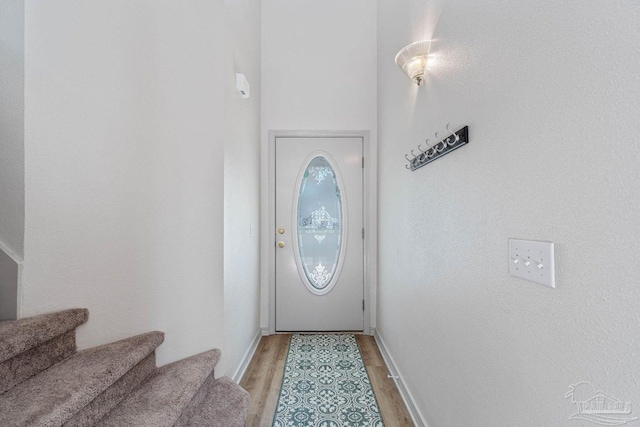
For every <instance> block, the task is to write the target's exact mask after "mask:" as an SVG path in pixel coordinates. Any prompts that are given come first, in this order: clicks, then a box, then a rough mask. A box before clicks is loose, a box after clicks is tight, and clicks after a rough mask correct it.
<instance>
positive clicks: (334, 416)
mask: <svg viewBox="0 0 640 427" xmlns="http://www.w3.org/2000/svg"><path fill="white" fill-rule="evenodd" d="M273 427H384V424H383V423H382V417H381V416H380V408H379V407H378V402H377V401H376V397H375V395H374V394H373V390H372V389H371V382H370V380H369V375H368V374H367V370H366V369H365V367H364V362H363V361H362V356H361V354H360V349H359V348H358V344H357V342H356V338H355V336H353V335H344V334H322V335H301V334H294V335H293V336H292V337H291V344H290V345H289V354H288V355H287V363H286V365H285V368H284V378H283V380H282V389H281V390H280V398H279V399H278V406H277V408H276V413H275V415H274V420H273Z"/></svg>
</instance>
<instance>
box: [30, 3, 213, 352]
mask: <svg viewBox="0 0 640 427" xmlns="http://www.w3.org/2000/svg"><path fill="white" fill-rule="evenodd" d="M223 12H224V10H223V3H222V1H214V2H211V1H208V0H190V1H186V2H185V1H171V2H156V1H151V0H141V1H136V2H130V1H124V0H115V1H113V0H112V1H91V2H87V1H84V0H72V1H68V0H65V1H59V0H48V1H30V2H28V3H27V9H26V52H27V54H26V77H25V84H26V88H25V98H26V101H25V104H26V105H25V110H26V111H25V128H26V131H25V157H26V170H25V175H26V230H25V267H24V276H23V292H24V295H23V298H24V301H23V306H22V311H21V315H22V316H28V315H32V314H37V313H42V312H47V311H54V310H59V309H64V308H69V307H87V308H89V310H90V321H89V322H88V323H87V324H86V325H85V326H83V327H82V328H80V330H79V335H78V343H79V346H80V347H81V348H86V347H89V346H92V345H96V344H101V343H105V342H109V341H114V340H116V339H121V338H125V337H127V336H130V335H133V334H137V333H143V332H147V331H150V330H162V331H164V332H165V333H166V339H165V343H164V344H163V345H162V346H161V347H160V348H159V351H158V363H159V364H164V363H167V362H169V361H173V360H176V359H179V358H182V357H185V356H188V355H192V354H195V353H197V352H200V351H204V350H206V349H210V348H214V347H218V348H222V349H223V351H224V348H223V344H224V324H223V312H224V309H223V300H224V295H223V206H222V202H223V166H224V165H223V137H224V132H223V129H224V125H223V121H224V93H223V92H224V91H223V84H222V81H223V79H224V69H223V61H221V60H220V58H221V57H223V54H224V48H223V38H224V37H223V36H224V34H223V28H224V22H223V19H224V14H223Z"/></svg>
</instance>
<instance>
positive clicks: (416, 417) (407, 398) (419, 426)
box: [373, 329, 429, 427]
mask: <svg viewBox="0 0 640 427" xmlns="http://www.w3.org/2000/svg"><path fill="white" fill-rule="evenodd" d="M373 336H374V338H375V340H376V343H377V344H378V348H379V349H380V353H381V354H382V358H383V359H384V361H385V363H386V364H387V368H389V372H390V373H391V375H394V376H397V377H398V378H397V379H396V380H395V381H396V385H397V386H398V391H399V392H400V395H401V396H402V400H404V404H405V405H406V407H407V410H408V411H409V415H411V420H412V421H413V424H414V425H415V426H416V427H429V426H428V424H427V422H426V421H425V419H424V417H423V416H422V414H421V413H420V411H419V410H418V408H417V406H416V405H415V401H414V399H413V395H412V394H411V392H410V391H409V389H408V388H407V385H406V384H405V382H404V380H403V377H402V374H401V373H400V371H399V370H398V367H397V366H396V363H395V362H394V360H393V357H391V354H390V353H389V349H388V348H387V346H386V345H385V343H384V340H383V339H382V336H381V335H380V333H379V332H378V331H377V330H375V329H374V331H373Z"/></svg>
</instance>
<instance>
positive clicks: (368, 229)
mask: <svg viewBox="0 0 640 427" xmlns="http://www.w3.org/2000/svg"><path fill="white" fill-rule="evenodd" d="M276 138H361V139H362V152H363V157H364V168H363V206H362V212H363V226H364V229H365V238H364V266H363V268H364V289H363V298H364V300H365V305H364V328H363V333H364V334H366V335H372V334H373V332H374V329H375V319H376V301H377V298H376V297H377V293H376V290H377V278H378V277H377V276H378V275H377V272H378V252H377V246H378V211H377V206H378V198H377V194H378V192H377V174H378V165H377V149H376V147H375V146H374V145H375V143H373V144H372V142H371V138H370V134H369V131H366V130H354V131H336V130H325V131H322V130H270V131H269V134H268V141H267V150H263V151H262V172H261V178H262V185H261V196H262V197H261V202H260V205H261V219H260V229H261V232H260V237H261V239H260V240H261V241H260V261H261V266H260V282H261V293H260V307H261V315H260V316H261V320H260V323H261V327H262V335H273V334H275V333H276V321H275V320H276V298H275V297H276V273H275V264H276V251H275V240H274V236H275V232H276V223H275V203H276V202H275V200H276V193H275V165H276Z"/></svg>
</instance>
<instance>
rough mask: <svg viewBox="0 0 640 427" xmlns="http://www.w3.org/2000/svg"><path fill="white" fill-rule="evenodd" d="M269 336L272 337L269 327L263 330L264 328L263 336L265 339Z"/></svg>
mask: <svg viewBox="0 0 640 427" xmlns="http://www.w3.org/2000/svg"><path fill="white" fill-rule="evenodd" d="M269 335H271V334H270V333H269V328H268V327H267V326H265V327H263V328H262V336H263V337H268V336H269Z"/></svg>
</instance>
